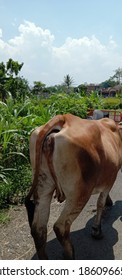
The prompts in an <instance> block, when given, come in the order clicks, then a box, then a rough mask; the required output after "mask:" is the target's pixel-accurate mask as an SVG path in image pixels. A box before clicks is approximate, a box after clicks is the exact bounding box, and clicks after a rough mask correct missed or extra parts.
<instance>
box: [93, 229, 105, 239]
mask: <svg viewBox="0 0 122 280" xmlns="http://www.w3.org/2000/svg"><path fill="white" fill-rule="evenodd" d="M91 235H92V237H93V238H95V239H102V238H103V234H102V231H101V228H100V227H99V226H92V232H91Z"/></svg>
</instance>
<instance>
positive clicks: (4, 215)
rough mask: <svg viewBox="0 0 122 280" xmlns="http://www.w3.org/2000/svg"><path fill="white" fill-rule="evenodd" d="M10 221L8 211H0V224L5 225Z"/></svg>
mask: <svg viewBox="0 0 122 280" xmlns="http://www.w3.org/2000/svg"><path fill="white" fill-rule="evenodd" d="M9 221H10V216H9V210H8V209H7V210H5V209H4V210H0V223H1V224H7V223H8V222H9Z"/></svg>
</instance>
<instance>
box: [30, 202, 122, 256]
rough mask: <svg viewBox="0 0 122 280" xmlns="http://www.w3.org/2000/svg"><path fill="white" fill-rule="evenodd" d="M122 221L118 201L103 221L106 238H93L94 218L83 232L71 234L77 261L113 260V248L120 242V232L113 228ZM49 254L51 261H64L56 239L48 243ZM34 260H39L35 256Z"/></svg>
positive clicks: (120, 207)
mask: <svg viewBox="0 0 122 280" xmlns="http://www.w3.org/2000/svg"><path fill="white" fill-rule="evenodd" d="M117 219H120V220H121V221H122V201H116V202H115V204H114V205H113V206H112V208H111V209H107V210H106V212H105V213H104V215H103V219H102V230H103V234H104V237H103V239H101V240H95V239H93V238H92V237H91V234H90V233H91V227H92V223H93V220H94V217H93V218H91V219H90V220H89V221H88V222H87V224H86V226H85V227H84V228H83V229H81V230H76V231H73V232H71V235H70V236H71V240H72V243H73V245H74V248H75V259H76V260H113V259H115V255H114V248H113V246H114V245H115V244H116V243H117V242H118V232H117V230H116V229H115V228H114V227H113V224H114V222H115V221H116V220H117ZM47 254H48V257H49V259H50V260H60V259H63V254H62V247H61V246H60V244H59V242H58V240H57V239H56V238H54V239H52V240H51V241H48V242H47ZM32 259H37V255H36V254H35V255H34V256H33V257H32Z"/></svg>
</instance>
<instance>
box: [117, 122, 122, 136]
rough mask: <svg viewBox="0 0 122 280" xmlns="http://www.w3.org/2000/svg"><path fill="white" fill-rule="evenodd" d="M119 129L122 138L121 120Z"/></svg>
mask: <svg viewBox="0 0 122 280" xmlns="http://www.w3.org/2000/svg"><path fill="white" fill-rule="evenodd" d="M118 129H119V133H120V136H121V138H122V122H120V123H119V124H118Z"/></svg>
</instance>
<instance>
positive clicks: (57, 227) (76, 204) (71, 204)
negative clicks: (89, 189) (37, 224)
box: [54, 193, 90, 259]
mask: <svg viewBox="0 0 122 280" xmlns="http://www.w3.org/2000/svg"><path fill="white" fill-rule="evenodd" d="M79 196H80V194H79ZM74 197H75V193H74ZM74 197H73V200H71V199H70V198H69V199H67V200H66V203H65V206H64V209H63V211H62V213H61V215H60V217H59V218H58V220H57V221H56V223H55V224H54V231H55V234H56V236H57V239H58V240H59V242H60V243H61V245H62V247H63V249H64V258H65V259H75V254H74V248H73V245H72V242H71V240H70V227H71V225H72V223H73V221H74V220H75V219H76V218H77V216H78V215H79V214H80V212H81V211H82V209H83V208H84V206H85V204H86V202H87V201H88V199H89V197H90V195H89V194H85V195H83V196H82V195H81V198H82V199H80V197H79V199H74Z"/></svg>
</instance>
